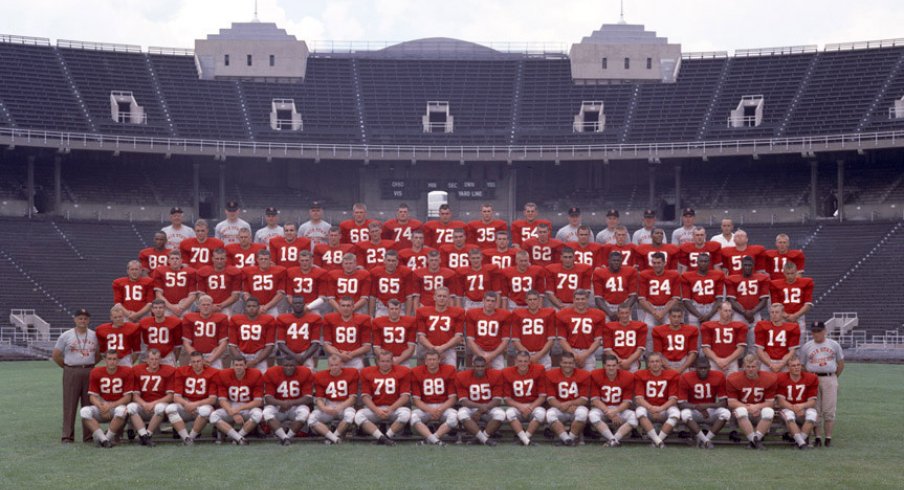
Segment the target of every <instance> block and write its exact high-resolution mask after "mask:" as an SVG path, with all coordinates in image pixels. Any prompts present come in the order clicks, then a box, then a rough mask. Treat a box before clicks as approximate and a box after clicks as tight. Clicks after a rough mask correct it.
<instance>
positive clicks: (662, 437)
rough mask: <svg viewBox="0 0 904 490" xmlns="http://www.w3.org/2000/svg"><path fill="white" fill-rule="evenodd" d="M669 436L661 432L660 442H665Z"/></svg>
mask: <svg viewBox="0 0 904 490" xmlns="http://www.w3.org/2000/svg"><path fill="white" fill-rule="evenodd" d="M668 436H669V435H668V434H666V433H665V431H659V440H660V441H664V440H665V438H666V437H668Z"/></svg>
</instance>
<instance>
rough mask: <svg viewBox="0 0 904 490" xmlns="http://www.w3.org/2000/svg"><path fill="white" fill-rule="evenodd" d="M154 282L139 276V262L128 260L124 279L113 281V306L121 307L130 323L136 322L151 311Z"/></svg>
mask: <svg viewBox="0 0 904 490" xmlns="http://www.w3.org/2000/svg"><path fill="white" fill-rule="evenodd" d="M153 299H154V280H153V279H151V278H150V277H143V276H142V275H141V262H139V261H137V260H130V261H129V264H128V265H127V266H126V275H125V277H120V278H119V279H116V280H115V281H113V304H114V305H119V306H122V308H123V309H124V310H125V312H126V316H127V317H128V320H129V321H130V322H137V321H138V320H140V319H141V318H142V317H143V316H145V315H147V313H148V311H150V310H151V301H152V300H153Z"/></svg>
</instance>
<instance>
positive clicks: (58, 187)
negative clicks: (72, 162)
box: [53, 155, 63, 215]
mask: <svg viewBox="0 0 904 490" xmlns="http://www.w3.org/2000/svg"><path fill="white" fill-rule="evenodd" d="M53 212H54V213H55V214H57V215H60V214H62V213H63V157H61V156H59V155H57V156H55V157H53Z"/></svg>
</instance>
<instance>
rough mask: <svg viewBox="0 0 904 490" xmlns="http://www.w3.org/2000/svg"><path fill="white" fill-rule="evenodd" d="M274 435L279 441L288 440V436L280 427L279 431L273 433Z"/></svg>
mask: <svg viewBox="0 0 904 490" xmlns="http://www.w3.org/2000/svg"><path fill="white" fill-rule="evenodd" d="M274 433H275V434H276V437H278V438H280V439H288V438H289V436H287V435H286V431H285V430H283V428H282V427H280V428H279V429H276V432H274Z"/></svg>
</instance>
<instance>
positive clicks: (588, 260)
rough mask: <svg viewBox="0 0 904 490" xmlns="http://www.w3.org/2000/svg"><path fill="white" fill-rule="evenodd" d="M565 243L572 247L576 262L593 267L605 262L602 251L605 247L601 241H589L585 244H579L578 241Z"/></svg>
mask: <svg viewBox="0 0 904 490" xmlns="http://www.w3.org/2000/svg"><path fill="white" fill-rule="evenodd" d="M566 245H567V246H569V247H571V248H573V249H574V261H575V263H577V264H584V265H589V266H590V267H591V268H592V269H595V268H597V267H598V266H599V265H600V264H602V263H604V262H605V260H604V259H603V253H604V252H605V251H606V250H607V248H606V246H605V245H603V244H601V243H596V242H589V243H587V245H586V246H581V244H580V243H578V242H569V243H567V244H566Z"/></svg>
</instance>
